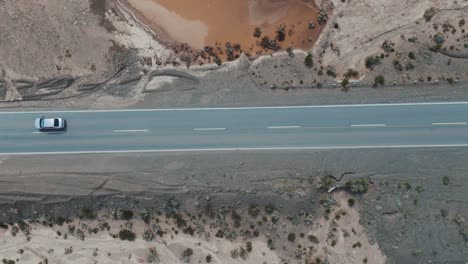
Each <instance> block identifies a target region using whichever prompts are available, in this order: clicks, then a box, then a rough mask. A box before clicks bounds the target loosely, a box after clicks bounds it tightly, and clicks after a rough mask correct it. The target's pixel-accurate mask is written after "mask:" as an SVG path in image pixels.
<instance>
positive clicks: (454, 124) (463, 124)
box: [432, 122, 468, 126]
mask: <svg viewBox="0 0 468 264" xmlns="http://www.w3.org/2000/svg"><path fill="white" fill-rule="evenodd" d="M432 125H433V126H466V125H468V123H467V122H451V123H432Z"/></svg>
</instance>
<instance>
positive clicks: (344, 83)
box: [341, 79, 349, 88]
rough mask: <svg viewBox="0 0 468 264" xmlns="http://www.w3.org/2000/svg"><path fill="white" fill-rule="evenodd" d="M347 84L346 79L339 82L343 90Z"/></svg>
mask: <svg viewBox="0 0 468 264" xmlns="http://www.w3.org/2000/svg"><path fill="white" fill-rule="evenodd" d="M348 84H349V81H348V79H344V80H343V81H342V82H341V86H343V88H346V86H348Z"/></svg>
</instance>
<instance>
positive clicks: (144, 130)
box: [114, 129, 149, 133]
mask: <svg viewBox="0 0 468 264" xmlns="http://www.w3.org/2000/svg"><path fill="white" fill-rule="evenodd" d="M132 132H149V130H148V129H133V130H114V133H132Z"/></svg>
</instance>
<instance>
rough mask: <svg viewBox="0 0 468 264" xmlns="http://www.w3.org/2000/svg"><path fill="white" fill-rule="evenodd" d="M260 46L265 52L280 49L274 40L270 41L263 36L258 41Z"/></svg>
mask: <svg viewBox="0 0 468 264" xmlns="http://www.w3.org/2000/svg"><path fill="white" fill-rule="evenodd" d="M260 46H261V47H262V48H263V49H265V50H273V51H277V50H279V49H280V48H281V47H280V46H279V45H278V43H277V42H276V39H270V38H269V37H268V36H264V37H263V38H262V39H261V40H260Z"/></svg>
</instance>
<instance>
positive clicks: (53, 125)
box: [34, 117, 65, 130]
mask: <svg viewBox="0 0 468 264" xmlns="http://www.w3.org/2000/svg"><path fill="white" fill-rule="evenodd" d="M34 125H35V126H36V128H37V129H39V130H60V129H64V128H65V119H63V118H60V117H59V118H45V117H40V118H36V121H35V122H34Z"/></svg>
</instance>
